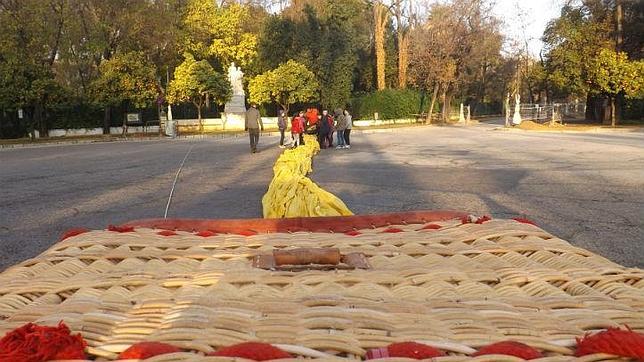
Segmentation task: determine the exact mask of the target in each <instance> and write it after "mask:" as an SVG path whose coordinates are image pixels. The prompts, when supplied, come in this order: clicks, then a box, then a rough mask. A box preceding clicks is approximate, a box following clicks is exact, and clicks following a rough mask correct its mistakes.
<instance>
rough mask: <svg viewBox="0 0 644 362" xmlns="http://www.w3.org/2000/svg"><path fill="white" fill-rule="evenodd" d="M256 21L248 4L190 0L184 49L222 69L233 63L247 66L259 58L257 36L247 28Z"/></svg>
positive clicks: (185, 23) (185, 17)
mask: <svg viewBox="0 0 644 362" xmlns="http://www.w3.org/2000/svg"><path fill="white" fill-rule="evenodd" d="M254 20H255V19H252V18H251V17H250V9H249V7H248V6H246V5H241V4H237V3H234V2H233V3H232V4H230V5H227V6H217V4H216V2H215V1H213V0H190V1H189V2H188V6H187V9H186V12H185V16H184V20H183V24H184V48H185V49H184V50H185V51H188V52H190V53H192V54H195V55H197V56H198V57H200V58H204V59H206V58H209V57H211V58H212V59H213V60H215V61H216V62H217V63H218V64H219V66H220V67H221V68H222V69H224V68H226V67H228V65H230V63H231V62H235V63H236V64H237V65H241V66H242V67H246V66H248V65H249V64H250V63H251V62H252V61H253V60H254V59H255V57H256V56H257V34H255V33H253V32H250V31H249V30H248V26H247V24H250V23H252V22H253V21H254Z"/></svg>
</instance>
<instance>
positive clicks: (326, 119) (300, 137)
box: [277, 108, 353, 149]
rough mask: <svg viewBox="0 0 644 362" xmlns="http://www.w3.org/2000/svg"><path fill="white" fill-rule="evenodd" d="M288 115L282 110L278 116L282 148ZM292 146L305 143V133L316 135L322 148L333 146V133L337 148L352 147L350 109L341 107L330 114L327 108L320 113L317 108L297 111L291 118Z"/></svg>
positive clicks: (281, 146)
mask: <svg viewBox="0 0 644 362" xmlns="http://www.w3.org/2000/svg"><path fill="white" fill-rule="evenodd" d="M288 123H289V122H288V116H287V114H286V113H285V112H284V111H283V110H280V112H279V114H278V116H277V127H278V128H279V131H280V144H279V147H280V148H285V147H286V145H285V143H284V140H285V133H286V130H287V128H288ZM290 123H291V139H292V142H291V147H297V146H299V145H303V144H304V133H307V134H311V135H316V136H317V140H318V143H319V144H320V148H332V147H333V135H334V134H335V135H336V140H337V142H336V146H335V148H336V149H349V148H351V138H350V136H351V128H352V126H353V120H352V118H351V114H350V113H349V111H348V110H346V109H345V110H342V109H340V108H338V109H336V110H335V111H334V114H333V115H330V114H329V112H328V111H327V110H323V111H322V115H321V116H320V115H319V114H318V110H317V108H309V109H307V110H306V112H304V111H300V112H297V113H295V114H294V115H293V117H292V118H291V122H290Z"/></svg>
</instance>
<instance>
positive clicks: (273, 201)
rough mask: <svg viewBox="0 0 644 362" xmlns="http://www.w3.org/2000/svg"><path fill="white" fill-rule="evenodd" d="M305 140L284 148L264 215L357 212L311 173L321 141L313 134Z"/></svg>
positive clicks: (332, 214) (277, 164)
mask: <svg viewBox="0 0 644 362" xmlns="http://www.w3.org/2000/svg"><path fill="white" fill-rule="evenodd" d="M304 141H305V144H304V145H301V146H299V147H297V148H295V149H291V150H286V151H284V153H282V154H281V155H280V157H279V158H278V159H277V161H276V162H275V165H274V166H273V173H274V176H273V180H272V181H271V183H270V185H269V186H268V191H267V192H266V194H265V195H264V197H263V198H262V205H263V209H264V218H285V217H313V216H348V215H353V213H352V212H351V210H349V208H347V206H346V205H345V204H344V202H342V200H340V199H339V198H338V197H337V196H335V195H333V194H332V193H330V192H327V191H325V190H323V189H322V188H320V187H319V186H318V185H316V184H315V183H314V182H313V181H312V180H311V179H310V178H308V177H307V175H308V174H309V173H310V172H311V171H312V170H313V168H312V166H311V164H312V158H313V156H314V155H315V154H316V153H318V152H319V151H320V145H319V144H318V142H317V140H316V139H315V137H313V136H310V135H305V137H304Z"/></svg>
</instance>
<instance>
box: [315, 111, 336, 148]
mask: <svg viewBox="0 0 644 362" xmlns="http://www.w3.org/2000/svg"><path fill="white" fill-rule="evenodd" d="M332 119H333V118H331V116H330V115H329V112H328V111H327V110H323V111H322V119H320V128H319V130H318V142H319V143H320V148H327V141H328V139H329V134H331V124H330V123H329V121H330V120H331V122H333V121H332Z"/></svg>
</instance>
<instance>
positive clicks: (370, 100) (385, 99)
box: [351, 89, 422, 119]
mask: <svg viewBox="0 0 644 362" xmlns="http://www.w3.org/2000/svg"><path fill="white" fill-rule="evenodd" d="M421 102H422V97H421V94H420V93H419V92H417V91H414V90H409V89H404V90H401V89H385V90H381V91H376V92H373V93H369V94H364V95H360V96H358V97H355V98H353V99H352V100H351V108H352V109H353V115H354V118H355V119H372V118H373V114H374V113H376V112H377V113H378V119H402V118H411V117H413V116H412V115H414V114H418V113H420V110H421V106H422V105H421Z"/></svg>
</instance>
